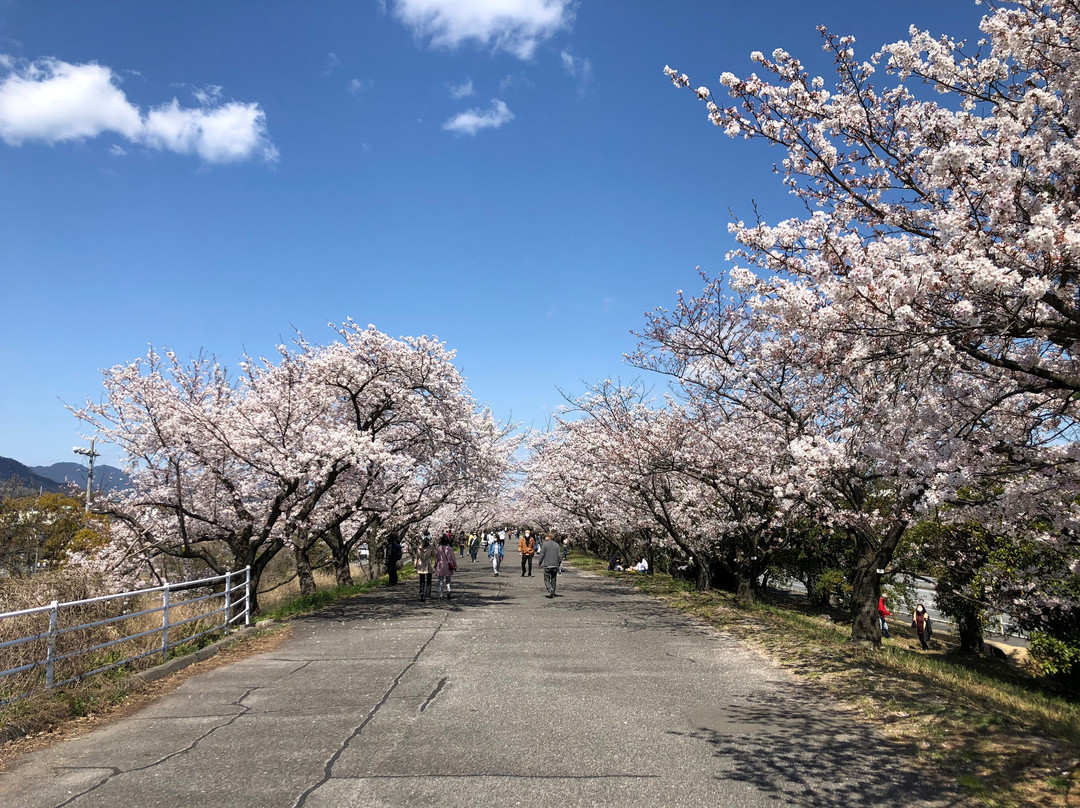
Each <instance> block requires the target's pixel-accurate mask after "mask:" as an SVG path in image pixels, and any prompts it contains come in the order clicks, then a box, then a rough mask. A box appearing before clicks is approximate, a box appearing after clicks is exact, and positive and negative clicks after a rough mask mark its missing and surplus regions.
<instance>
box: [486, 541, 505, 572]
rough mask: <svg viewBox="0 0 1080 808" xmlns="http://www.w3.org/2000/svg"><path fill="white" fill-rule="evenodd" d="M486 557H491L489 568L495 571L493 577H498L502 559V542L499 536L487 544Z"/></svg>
mask: <svg viewBox="0 0 1080 808" xmlns="http://www.w3.org/2000/svg"><path fill="white" fill-rule="evenodd" d="M488 558H490V559H491V568H492V569H493V570H494V571H495V577H496V578H498V577H499V570H500V569H501V568H502V560H503V543H502V539H500V538H499V537H496V538H495V541H493V542H492V543H491V544H489V545H488Z"/></svg>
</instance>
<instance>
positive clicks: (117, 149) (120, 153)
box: [109, 143, 127, 157]
mask: <svg viewBox="0 0 1080 808" xmlns="http://www.w3.org/2000/svg"><path fill="white" fill-rule="evenodd" d="M109 154H111V155H112V156H113V157H124V156H125V155H127V151H126V150H125V149H124V147H123V146H121V145H119V144H117V143H114V144H112V145H111V146H109Z"/></svg>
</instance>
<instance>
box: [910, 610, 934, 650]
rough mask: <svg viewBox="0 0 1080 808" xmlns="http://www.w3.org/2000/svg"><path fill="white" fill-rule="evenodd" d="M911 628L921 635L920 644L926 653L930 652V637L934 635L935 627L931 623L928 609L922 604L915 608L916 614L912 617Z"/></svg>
mask: <svg viewBox="0 0 1080 808" xmlns="http://www.w3.org/2000/svg"><path fill="white" fill-rule="evenodd" d="M911 627H912V628H913V629H915V633H916V634H918V635H919V644H920V645H922V649H923V650H924V651H929V650H930V635H931V634H933V633H934V627H933V625H932V624H931V623H930V615H929V614H928V613H927V611H926V607H925V606H923V605H922V604H921V603H920V604H919V605H918V606H916V607H915V614H913V615H911Z"/></svg>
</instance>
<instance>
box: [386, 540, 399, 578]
mask: <svg viewBox="0 0 1080 808" xmlns="http://www.w3.org/2000/svg"><path fill="white" fill-rule="evenodd" d="M399 561H401V542H400V541H399V540H398V537H397V536H396V535H395V534H393V533H391V534H390V536H389V537H388V538H387V539H386V574H387V577H388V578H389V580H388V581H387V582H386V583H387V584H388V585H390V586H396V585H397V573H398V562H399Z"/></svg>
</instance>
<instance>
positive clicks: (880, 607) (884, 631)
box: [877, 595, 892, 638]
mask: <svg viewBox="0 0 1080 808" xmlns="http://www.w3.org/2000/svg"><path fill="white" fill-rule="evenodd" d="M885 601H886V597H885V596H884V595H882V596H881V597H880V598H878V602H877V613H878V617H880V618H881V636H882V637H889V638H891V637H892V635H891V634H890V633H889V624H888V623H886V622H885V618H886V617H888V616H889V615H890V614H892V612H890V611H889V609H888V607H887V606H886V605H885Z"/></svg>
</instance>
